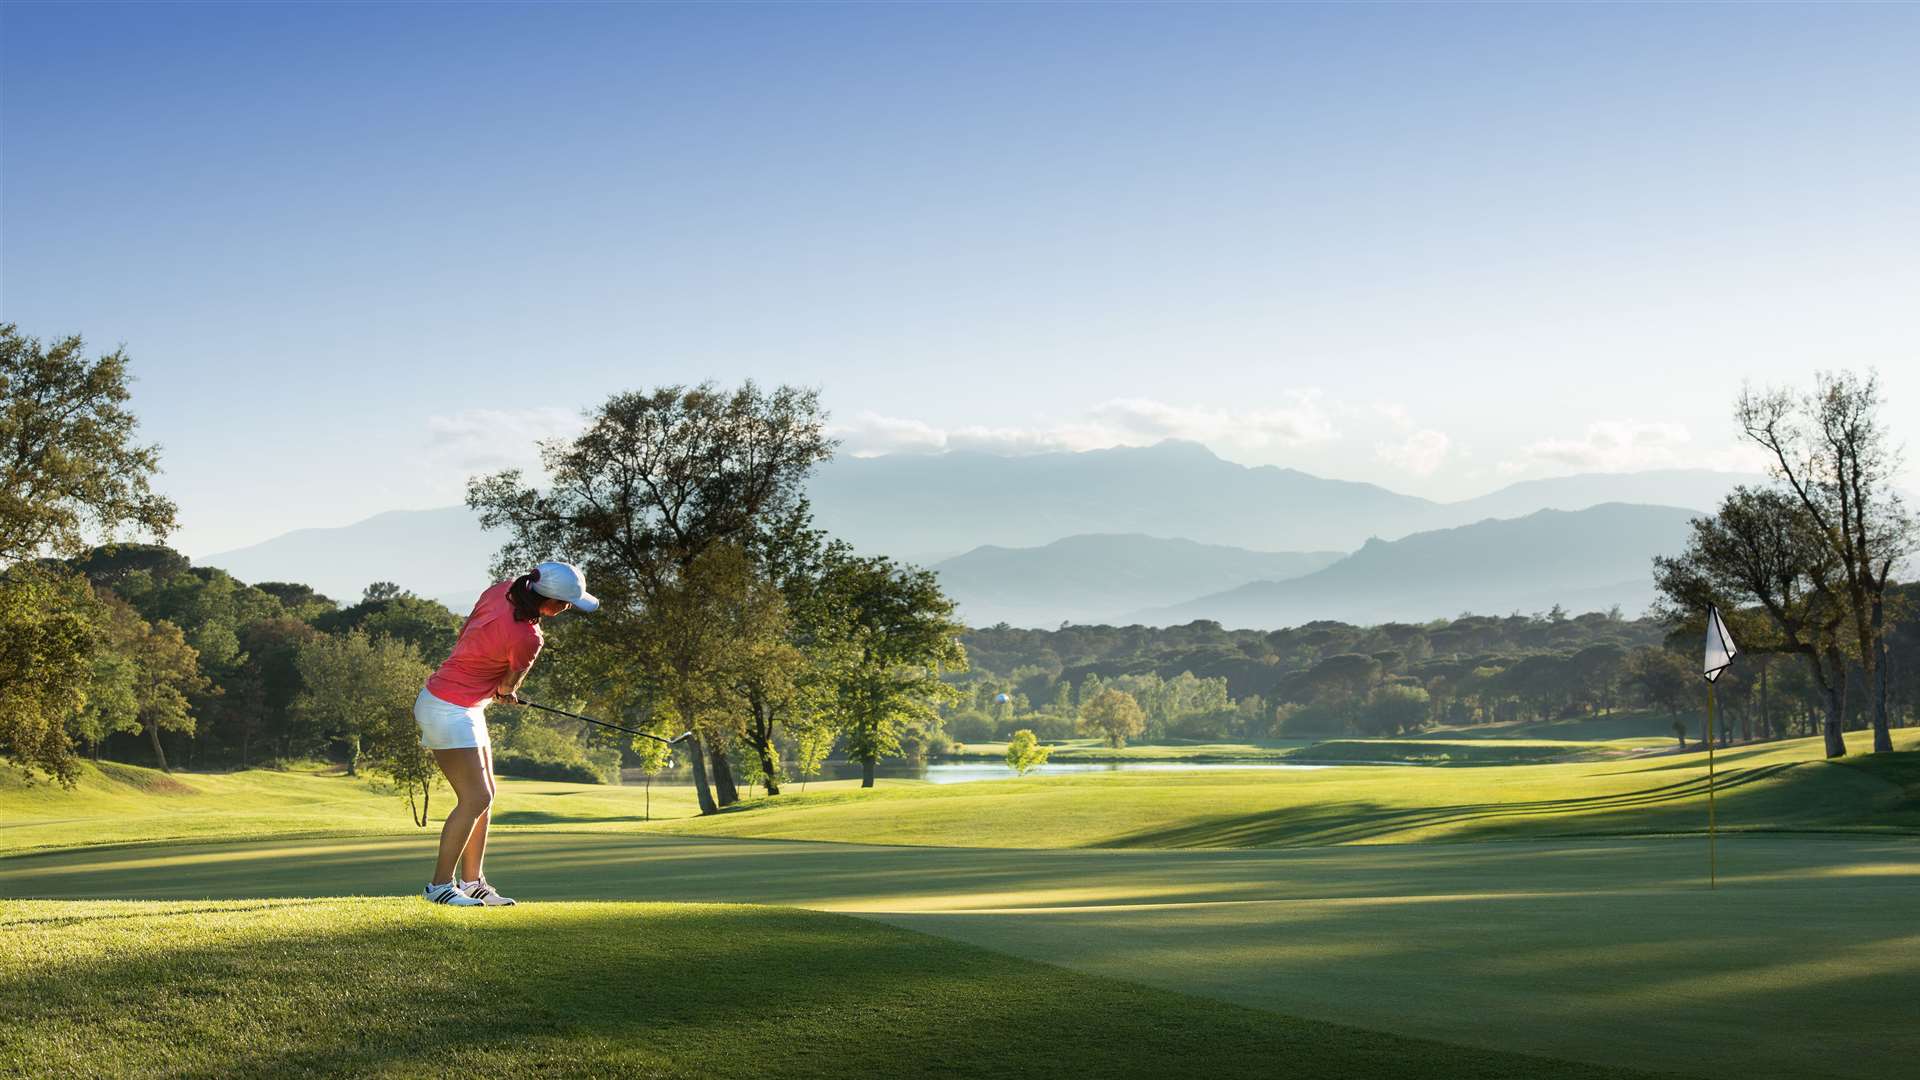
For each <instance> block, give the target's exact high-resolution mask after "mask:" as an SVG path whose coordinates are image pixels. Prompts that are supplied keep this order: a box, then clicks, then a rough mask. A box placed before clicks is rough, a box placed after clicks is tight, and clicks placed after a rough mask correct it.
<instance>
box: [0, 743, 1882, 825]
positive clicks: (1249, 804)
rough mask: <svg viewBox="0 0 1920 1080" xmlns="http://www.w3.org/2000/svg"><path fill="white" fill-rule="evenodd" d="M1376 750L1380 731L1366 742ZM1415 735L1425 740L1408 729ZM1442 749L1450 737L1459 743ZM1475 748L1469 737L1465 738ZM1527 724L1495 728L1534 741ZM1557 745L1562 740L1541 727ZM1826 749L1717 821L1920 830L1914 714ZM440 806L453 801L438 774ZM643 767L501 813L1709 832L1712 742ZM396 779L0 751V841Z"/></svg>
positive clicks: (1775, 767) (345, 817)
mask: <svg viewBox="0 0 1920 1080" xmlns="http://www.w3.org/2000/svg"><path fill="white" fill-rule="evenodd" d="M1352 745H1357V748H1356V749H1353V750H1352V752H1353V753H1355V754H1369V753H1376V752H1378V751H1376V750H1373V749H1371V747H1374V746H1377V745H1378V744H1372V743H1360V744H1352ZM1407 745H1410V746H1416V747H1417V746H1420V745H1425V744H1423V743H1410V744H1407ZM1441 745H1447V746H1448V749H1447V751H1446V752H1449V753H1450V752H1453V747H1452V746H1451V745H1449V744H1441ZM1462 745H1463V746H1465V747H1466V748H1467V749H1471V744H1462ZM1531 745H1535V744H1529V743H1525V742H1521V743H1515V744H1512V745H1511V746H1509V744H1507V743H1504V742H1503V743H1499V744H1495V749H1496V751H1498V750H1500V749H1501V748H1506V749H1513V750H1518V751H1520V752H1522V753H1524V752H1527V751H1528V748H1529V747H1530V746H1531ZM1546 745H1549V746H1551V745H1556V744H1546ZM1869 745H1870V743H1869V738H1868V733H1866V732H1856V733H1854V734H1853V735H1852V736H1850V739H1849V746H1850V748H1851V749H1852V750H1853V751H1854V755H1853V756H1850V757H1847V758H1843V759H1840V760H1838V761H1826V760H1823V759H1822V757H1821V744H1820V742H1819V740H1817V739H1800V740H1793V741H1788V742H1778V743H1765V744H1758V745H1755V746H1750V747H1742V748H1737V749H1733V750H1729V751H1723V752H1720V753H1719V754H1717V755H1716V760H1717V765H1718V775H1717V781H1716V800H1717V802H1716V805H1717V809H1718V818H1719V823H1720V828H1721V829H1722V830H1723V831H1725V832H1776V831H1828V832H1897V833H1899V832H1904V833H1911V832H1915V831H1920V787H1917V786H1916V785H1920V754H1915V753H1912V752H1911V751H1913V750H1915V749H1917V748H1920V729H1901V730H1897V731H1896V732H1895V745H1896V746H1899V747H1902V748H1903V749H1904V750H1905V751H1908V752H1905V753H1900V754H1895V755H1891V756H1889V755H1884V754H1881V755H1875V754H1869V753H1866V750H1867V749H1868V747H1869ZM437 798H438V801H437V802H436V803H435V806H436V807H437V808H438V813H441V814H444V812H445V807H446V806H447V805H448V803H449V801H450V800H449V799H448V797H447V793H446V792H444V791H442V792H441V793H440V795H439V796H438V797H437ZM644 805H645V803H644V793H643V792H642V791H641V790H640V789H639V788H637V787H633V788H620V787H604V786H598V785H583V784H563V783H552V782H542V781H522V780H505V781H503V782H502V784H501V791H500V795H499V797H498V801H497V802H496V804H495V818H494V820H495V826H496V829H497V830H498V833H499V834H500V835H501V836H503V837H506V836H511V835H514V834H517V833H519V832H526V831H536V832H537V831H541V830H552V829H561V830H581V829H598V830H609V831H619V832H669V833H677V834H684V835H692V836H710V837H722V836H724V837H754V838H773V839H789V840H824V841H839V842H854V843H869V844H909V845H959V846H984V847H1000V848H1031V847H1050V848H1077V847H1291V846H1303V845H1322V844H1356V843H1357V844H1371V843H1409V842H1425V841H1436V840H1448V841H1461V840H1483V839H1521V838H1529V837H1543V836H1594V835H1600V836H1612V835H1629V834H1649V833H1654V834H1675V833H1697V832H1699V831H1701V830H1702V829H1703V828H1704V827H1705V822H1706V755H1705V754H1703V753H1700V752H1691V753H1686V754H1663V755H1658V756H1648V757H1638V758H1633V759H1631V760H1588V761H1581V762H1573V763H1558V764H1538V765H1509V766H1506V767H1501V768H1473V769H1427V768H1409V767H1396V766H1384V767H1378V768H1370V767H1357V766H1356V767H1347V766H1343V767H1339V768H1328V769H1319V770H1311V769H1306V770H1298V771H1294V770H1287V771H1265V772H1261V771H1249V772H1237V771H1231V770H1228V771H1222V772H1206V773H1114V774H1104V773H1092V774H1082V775H1068V776H1055V777H1041V778H1028V779H1024V780H1005V781H988V782H981V783H970V784H950V785H936V784H925V783H919V782H914V781H881V783H880V786H878V787H876V788H874V789H871V790H864V791H863V790H861V789H860V788H859V787H858V786H857V784H856V782H854V781H833V782H826V783H816V784H813V785H810V789H809V790H808V791H807V792H805V793H800V792H797V791H793V790H792V789H790V793H789V794H784V795H780V796H777V797H774V798H761V799H753V800H749V801H747V802H745V803H743V804H741V805H740V806H739V807H738V808H737V809H735V810H733V811H730V812H728V813H725V814H721V815H719V816H716V817H707V818H700V817H696V816H694V805H693V800H692V793H691V791H690V789H688V788H685V787H670V786H666V785H656V786H655V788H654V792H653V804H652V813H653V815H654V817H655V819H656V820H654V821H652V822H651V823H649V822H646V821H643V820H642V816H643V806H644ZM419 832H420V830H418V829H416V828H415V827H414V826H413V824H412V822H411V821H410V820H409V819H408V817H407V812H406V808H405V803H404V801H403V800H402V799H400V797H399V796H397V795H394V794H392V793H383V792H381V791H379V790H377V789H376V788H375V787H373V786H372V785H369V784H368V783H366V782H364V781H358V780H350V779H347V778H344V777H341V776H337V775H328V774H323V773H318V772H305V773H300V772H295V773H275V772H263V771H253V772H245V773H232V774H217V775H181V776H175V777H168V776H165V775H163V774H157V773H153V772H152V771H150V770H144V769H137V768H133V767H131V766H106V767H103V768H102V769H100V770H98V771H95V770H92V769H89V771H88V772H87V773H86V774H85V776H84V777H83V781H82V783H81V784H80V785H79V786H78V787H77V788H76V789H74V790H72V791H66V790H62V789H59V788H54V787H49V786H47V785H44V784H37V785H33V786H31V787H28V786H24V785H22V783H21V781H20V779H19V774H18V773H15V772H9V771H6V770H0V853H3V852H8V851H29V850H36V849H41V848H49V847H61V846H72V845H79V844H117V843H137V842H147V841H155V840H191V839H213V838H235V839H240V838H267V837H293V836H369V835H396V836H417V835H418V834H419Z"/></svg>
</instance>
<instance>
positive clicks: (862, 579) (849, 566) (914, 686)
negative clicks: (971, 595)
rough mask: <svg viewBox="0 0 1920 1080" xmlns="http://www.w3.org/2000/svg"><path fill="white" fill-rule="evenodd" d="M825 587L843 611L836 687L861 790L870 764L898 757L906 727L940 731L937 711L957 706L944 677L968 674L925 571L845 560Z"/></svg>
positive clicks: (954, 629)
mask: <svg viewBox="0 0 1920 1080" xmlns="http://www.w3.org/2000/svg"><path fill="white" fill-rule="evenodd" d="M827 587H828V588H829V589H830V590H832V592H833V593H834V595H835V596H836V597H837V602H838V603H840V604H843V605H844V607H843V609H842V610H844V611H845V612H846V619H847V627H848V641H849V642H850V650H849V654H848V664H847V667H846V669H845V670H844V672H842V674H841V677H840V679H839V681H838V691H839V703H838V705H839V711H840V715H841V717H842V719H843V722H844V724H845V728H844V731H845V736H846V744H845V745H846V750H847V755H848V756H849V757H851V758H853V759H854V760H856V761H858V762H860V786H861V787H863V788H868V787H872V786H873V776H874V766H875V763H877V762H878V761H879V760H880V759H881V758H883V757H892V756H894V755H896V754H898V753H900V735H901V732H902V730H903V729H904V728H905V727H906V726H907V725H908V724H912V723H923V724H926V725H928V726H933V725H937V724H938V723H939V713H938V712H937V711H936V708H937V706H938V705H940V704H941V703H944V702H949V701H956V700H958V699H959V697H960V693H959V691H958V690H957V689H956V688H955V687H953V686H952V685H951V684H949V683H947V682H946V681H944V680H943V679H942V678H941V676H942V675H943V674H945V673H948V672H958V671H965V670H966V667H967V653H966V650H965V649H963V648H962V647H961V645H960V641H959V634H960V632H961V631H962V630H963V629H964V628H963V627H962V626H961V625H960V624H959V623H957V622H955V621H954V617H953V601H952V600H949V599H948V598H947V597H946V595H945V594H944V593H942V592H941V591H940V585H939V581H938V579H937V578H936V577H935V576H934V574H933V572H932V571H930V570H922V569H920V568H918V567H911V566H901V565H899V564H896V563H895V562H893V560H891V559H887V558H883V557H874V558H861V559H848V560H846V561H845V562H843V563H841V564H840V565H838V566H836V567H835V568H834V569H833V571H832V573H831V575H830V580H829V582H828V585H827Z"/></svg>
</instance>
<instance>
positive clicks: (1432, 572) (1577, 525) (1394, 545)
mask: <svg viewBox="0 0 1920 1080" xmlns="http://www.w3.org/2000/svg"><path fill="white" fill-rule="evenodd" d="M1698 516H1699V515H1698V514H1697V513H1696V512H1694V511H1692V510H1683V509H1678V508H1675V507H1666V506H1631V505H1627V504H1623V503H1609V504H1606V505H1603V506H1596V507H1592V508H1590V509H1587V510H1578V511H1571V512H1569V511H1561V510H1541V511H1539V512H1537V513H1534V514H1529V515H1528V516H1526V517H1523V518H1517V519H1514V520H1510V521H1495V520H1489V521H1482V522H1479V523H1477V524H1474V525H1465V526H1461V527H1459V528H1454V529H1439V530H1435V531H1432V532H1425V533H1419V534H1416V535H1414V536H1409V537H1407V538H1405V539H1403V540H1377V539H1376V540H1370V541H1368V542H1367V544H1366V545H1365V546H1364V547H1362V548H1361V549H1360V550H1359V551H1357V552H1355V553H1353V555H1351V556H1349V557H1347V558H1345V559H1342V560H1341V561H1339V562H1337V563H1334V564H1333V565H1332V566H1329V567H1327V568H1326V569H1324V570H1320V571H1317V572H1315V573H1312V574H1308V575H1306V576H1304V577H1299V578H1295V579H1293V580H1291V581H1263V582H1256V583H1253V584H1250V585H1243V586H1241V587H1239V588H1236V589H1229V590H1226V591H1224V592H1219V593H1215V594H1213V595H1211V596H1203V597H1200V598H1199V599H1196V600H1192V601H1189V602H1187V603H1184V604H1177V605H1174V606H1171V607H1164V608H1160V609H1157V610H1149V611H1143V612H1140V613H1138V614H1137V615H1136V616H1135V617H1134V621H1138V622H1142V623H1146V624H1148V625H1174V624H1179V623H1185V622H1191V621H1193V620H1194V619H1212V620H1214V621H1216V622H1219V623H1221V624H1223V625H1225V626H1228V627H1247V628H1255V629H1272V628H1278V627H1282V626H1297V625H1299V624H1301V623H1305V622H1311V621H1313V620H1316V619H1338V620H1342V621H1345V622H1352V623H1361V624H1366V623H1378V622H1390V621H1402V622H1425V621H1427V620H1430V619H1435V618H1440V617H1444V616H1451V615H1454V614H1457V613H1459V612H1462V611H1474V612H1480V613H1490V614H1502V613H1505V612H1508V611H1522V612H1532V611H1545V610H1548V609H1550V608H1551V607H1553V605H1555V604H1560V605H1562V606H1563V607H1565V608H1567V609H1568V610H1570V611H1592V610H1604V609H1606V608H1607V607H1610V606H1612V605H1615V604H1617V605H1619V607H1620V608H1621V610H1622V611H1623V612H1624V613H1625V614H1627V615H1629V616H1632V615H1637V614H1639V612H1640V611H1641V610H1642V609H1644V608H1645V607H1646V606H1647V605H1648V604H1649V603H1651V602H1652V600H1653V583H1652V579H1651V576H1650V574H1649V568H1650V566H1651V563H1652V560H1653V557H1654V556H1655V555H1662V554H1667V553H1670V552H1674V551H1678V550H1679V549H1680V548H1681V546H1682V545H1683V544H1684V542H1685V539H1686V530H1687V523H1688V522H1689V521H1691V520H1693V519H1694V518H1695V517H1698Z"/></svg>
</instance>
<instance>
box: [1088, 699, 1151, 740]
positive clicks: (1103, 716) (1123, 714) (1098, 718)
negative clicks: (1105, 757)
mask: <svg viewBox="0 0 1920 1080" xmlns="http://www.w3.org/2000/svg"><path fill="white" fill-rule="evenodd" d="M1080 726H1081V727H1082V728H1083V729H1085V730H1088V731H1095V732H1098V733H1099V734H1100V736H1101V737H1102V738H1104V739H1106V740H1107V745H1108V746H1111V747H1113V748H1115V749H1119V748H1120V747H1122V746H1125V745H1127V740H1128V739H1130V738H1132V737H1133V736H1135V735H1138V734H1140V733H1141V732H1142V731H1145V730H1146V727H1147V714H1146V713H1144V712H1141V711H1140V703H1139V702H1137V701H1135V700H1133V695H1132V694H1129V693H1126V692H1125V691H1122V690H1113V689H1107V690H1102V691H1101V692H1100V696H1099V697H1096V698H1094V699H1093V700H1092V701H1089V702H1087V703H1086V704H1085V705H1082V706H1080Z"/></svg>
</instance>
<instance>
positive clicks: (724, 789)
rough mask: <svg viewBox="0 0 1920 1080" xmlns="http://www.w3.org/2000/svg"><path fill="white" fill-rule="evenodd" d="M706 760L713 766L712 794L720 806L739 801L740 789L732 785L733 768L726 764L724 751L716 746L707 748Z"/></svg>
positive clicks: (730, 804)
mask: <svg viewBox="0 0 1920 1080" xmlns="http://www.w3.org/2000/svg"><path fill="white" fill-rule="evenodd" d="M707 759H708V760H709V761H710V762H711V763H712V766H713V794H714V798H716V799H718V800H719V802H720V805H721V806H723V807H725V806H732V805H733V804H734V803H737V802H739V801H740V789H739V788H737V787H735V786H734V785H733V766H731V765H728V764H727V754H726V751H724V750H722V749H721V748H720V746H719V745H718V744H715V745H713V746H710V747H708V748H707Z"/></svg>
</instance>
